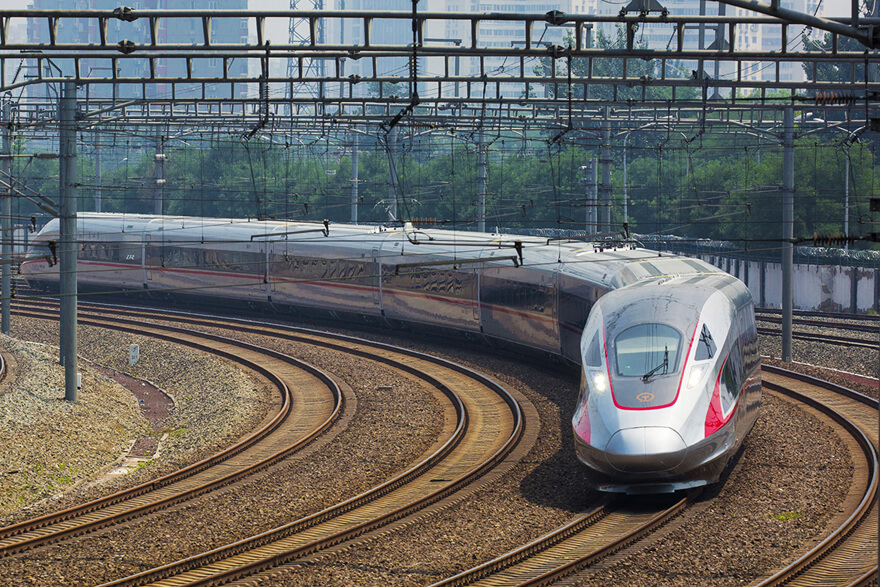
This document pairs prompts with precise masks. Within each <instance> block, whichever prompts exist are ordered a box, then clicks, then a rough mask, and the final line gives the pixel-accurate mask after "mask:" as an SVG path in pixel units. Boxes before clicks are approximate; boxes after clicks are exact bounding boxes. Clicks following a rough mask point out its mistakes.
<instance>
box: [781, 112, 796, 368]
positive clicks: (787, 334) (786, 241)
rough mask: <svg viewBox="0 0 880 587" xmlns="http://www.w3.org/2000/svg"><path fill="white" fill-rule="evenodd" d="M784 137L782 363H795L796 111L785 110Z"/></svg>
mask: <svg viewBox="0 0 880 587" xmlns="http://www.w3.org/2000/svg"><path fill="white" fill-rule="evenodd" d="M783 126H784V130H783V138H782V360H783V361H791V318H792V306H793V302H794V300H793V295H792V283H791V281H792V271H793V268H794V244H793V243H792V239H793V237H794V110H793V109H792V107H791V106H786V107H785V113H784V114H783Z"/></svg>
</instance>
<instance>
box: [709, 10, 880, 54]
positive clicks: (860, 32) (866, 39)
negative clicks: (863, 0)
mask: <svg viewBox="0 0 880 587" xmlns="http://www.w3.org/2000/svg"><path fill="white" fill-rule="evenodd" d="M718 1H719V2H721V3H722V4H728V5H730V6H736V7H737V8H745V9H746V10H753V11H754V12H760V13H761V14H767V15H769V16H775V17H778V18H779V19H781V20H784V21H788V22H790V23H792V24H802V25H806V26H809V27H813V28H814V29H820V30H823V31H828V32H829V33H837V34H838V35H843V36H844V37H850V38H853V39H855V40H856V41H858V42H859V43H861V44H862V45H864V46H865V47H868V48H869V49H877V48H880V27H877V26H873V27H868V28H867V29H862V28H857V27H855V26H852V25H848V24H844V23H842V22H837V21H834V20H828V19H827V18H820V17H818V16H812V15H809V14H805V13H803V12H798V11H797V10H790V9H788V8H781V7H780V6H779V2H778V0H774V1H773V4H766V3H764V2H759V1H758V0H718Z"/></svg>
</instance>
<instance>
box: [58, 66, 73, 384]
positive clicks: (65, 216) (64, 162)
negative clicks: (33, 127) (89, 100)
mask: <svg viewBox="0 0 880 587" xmlns="http://www.w3.org/2000/svg"><path fill="white" fill-rule="evenodd" d="M60 102H61V107H60V108H59V110H60V124H59V131H60V133H59V147H60V153H59V155H60V160H59V162H58V163H59V165H58V167H59V179H60V185H59V188H60V192H61V214H60V221H61V235H60V239H59V240H60V241H61V242H60V243H59V244H60V246H59V249H60V250H59V257H60V263H59V265H60V267H59V269H60V276H59V286H60V293H61V328H60V335H61V336H60V345H59V346H60V350H61V363H62V364H63V365H64V399H66V400H67V401H70V402H75V401H76V399H77V389H76V375H77V372H76V347H77V344H76V254H77V250H76V249H77V244H76V83H74V82H70V81H68V82H64V85H63V88H62V94H61V100H60Z"/></svg>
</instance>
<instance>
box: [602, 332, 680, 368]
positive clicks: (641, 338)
mask: <svg viewBox="0 0 880 587" xmlns="http://www.w3.org/2000/svg"><path fill="white" fill-rule="evenodd" d="M680 346H681V334H679V332H678V331H677V330H676V329H674V328H672V327H671V326H667V325H665V324H656V323H652V324H639V325H637V326H630V327H629V328H627V329H626V330H624V331H623V332H621V333H620V334H618V335H617V339H616V340H615V346H614V355H615V359H616V361H617V374H618V375H622V376H624V377H642V378H648V377H651V376H655V377H656V376H660V375H667V374H670V373H674V372H675V371H676V367H677V364H678V349H679V347H680ZM646 380H647V379H646Z"/></svg>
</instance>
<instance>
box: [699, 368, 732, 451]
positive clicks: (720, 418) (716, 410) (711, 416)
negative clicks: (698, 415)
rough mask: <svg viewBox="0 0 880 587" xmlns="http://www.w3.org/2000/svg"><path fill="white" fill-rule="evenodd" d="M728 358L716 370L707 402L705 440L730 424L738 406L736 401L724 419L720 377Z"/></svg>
mask: <svg viewBox="0 0 880 587" xmlns="http://www.w3.org/2000/svg"><path fill="white" fill-rule="evenodd" d="M728 358H729V355H728V357H725V358H724V362H723V363H721V368H720V369H719V370H718V379H716V380H715V390H714V391H713V392H712V399H711V400H710V401H709V409H708V410H707V411H706V423H705V435H706V438H708V437H709V436H711V435H713V434H715V433H716V432H718V431H719V430H721V428H722V427H723V426H724V425H725V424H727V423H728V422H730V419H731V418H733V415H734V414H735V413H736V408H737V406H738V405H739V399H737V403H736V404H735V405H734V406H733V408H732V409H731V410H730V413H729V414H727V417H726V418H725V417H724V413H723V412H722V410H721V376H722V375H723V374H724V365H726V364H727V359H728ZM737 397H739V396H737Z"/></svg>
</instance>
